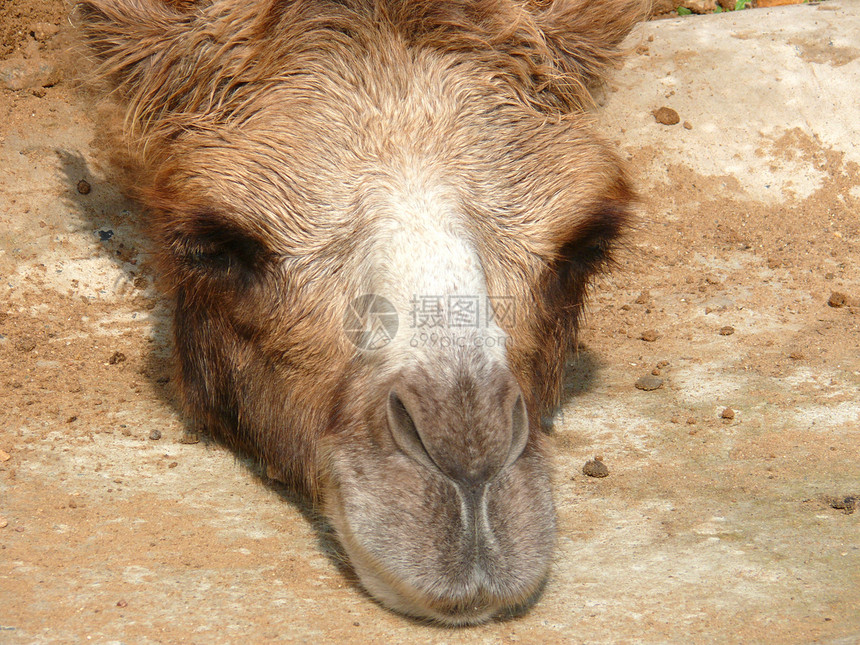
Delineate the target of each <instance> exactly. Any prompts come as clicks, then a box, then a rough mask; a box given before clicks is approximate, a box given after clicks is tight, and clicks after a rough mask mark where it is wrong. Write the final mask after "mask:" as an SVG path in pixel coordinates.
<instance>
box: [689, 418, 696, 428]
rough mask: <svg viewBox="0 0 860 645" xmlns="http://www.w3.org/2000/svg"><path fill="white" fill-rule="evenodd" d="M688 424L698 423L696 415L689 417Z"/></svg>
mask: <svg viewBox="0 0 860 645" xmlns="http://www.w3.org/2000/svg"><path fill="white" fill-rule="evenodd" d="M687 425H688V426H692V425H696V417H687Z"/></svg>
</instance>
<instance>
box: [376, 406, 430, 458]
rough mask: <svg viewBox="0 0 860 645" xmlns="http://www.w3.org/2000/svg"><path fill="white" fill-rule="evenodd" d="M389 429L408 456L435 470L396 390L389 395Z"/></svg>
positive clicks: (399, 446) (398, 445)
mask: <svg viewBox="0 0 860 645" xmlns="http://www.w3.org/2000/svg"><path fill="white" fill-rule="evenodd" d="M387 413H388V428H389V430H390V431H391V435H392V437H393V438H394V443H396V444H397V447H398V448H400V450H401V451H403V452H404V453H405V454H406V455H408V456H409V457H412V459H414V460H415V461H417V462H418V463H420V464H422V465H423V466H425V467H428V468H435V464H434V463H433V459H432V458H431V457H430V455H429V454H428V453H427V450H426V449H425V448H424V444H423V443H422V441H421V435H420V434H419V433H418V428H417V427H416V426H415V421H414V420H413V418H412V415H411V414H409V410H407V409H406V404H404V403H403V401H402V400H401V398H400V397H399V396H398V395H397V393H396V392H395V391H394V390H391V392H389V394H388V411H387Z"/></svg>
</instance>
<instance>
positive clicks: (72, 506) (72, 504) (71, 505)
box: [69, 499, 78, 508]
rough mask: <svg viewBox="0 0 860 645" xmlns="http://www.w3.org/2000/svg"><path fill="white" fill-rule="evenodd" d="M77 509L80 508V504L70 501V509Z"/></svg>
mask: <svg viewBox="0 0 860 645" xmlns="http://www.w3.org/2000/svg"><path fill="white" fill-rule="evenodd" d="M77 507H78V503H77V502H76V501H75V500H73V499H70V500H69V508H77Z"/></svg>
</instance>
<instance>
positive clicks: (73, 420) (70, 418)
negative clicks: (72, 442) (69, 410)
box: [66, 414, 78, 423]
mask: <svg viewBox="0 0 860 645" xmlns="http://www.w3.org/2000/svg"><path fill="white" fill-rule="evenodd" d="M77 420H78V417H77V415H74V414H73V415H72V416H70V417H69V418H68V419H66V423H74V422H75V421H77Z"/></svg>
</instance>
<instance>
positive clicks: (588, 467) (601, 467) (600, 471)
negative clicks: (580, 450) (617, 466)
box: [582, 458, 609, 477]
mask: <svg viewBox="0 0 860 645" xmlns="http://www.w3.org/2000/svg"><path fill="white" fill-rule="evenodd" d="M582 474H583V475H587V476H589V477H606V476H607V475H609V468H607V467H606V464H604V463H603V462H602V461H601V460H600V459H597V458H594V459H591V460H589V461H586V462H585V465H584V466H583V467H582Z"/></svg>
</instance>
